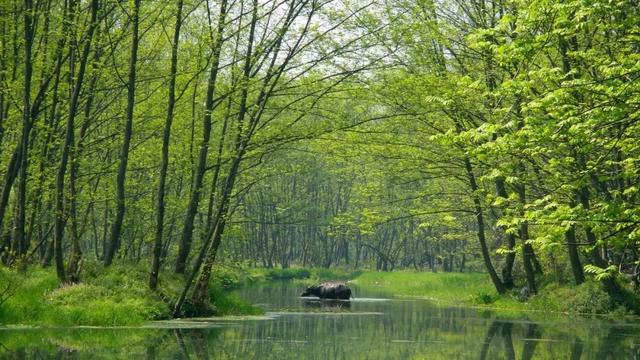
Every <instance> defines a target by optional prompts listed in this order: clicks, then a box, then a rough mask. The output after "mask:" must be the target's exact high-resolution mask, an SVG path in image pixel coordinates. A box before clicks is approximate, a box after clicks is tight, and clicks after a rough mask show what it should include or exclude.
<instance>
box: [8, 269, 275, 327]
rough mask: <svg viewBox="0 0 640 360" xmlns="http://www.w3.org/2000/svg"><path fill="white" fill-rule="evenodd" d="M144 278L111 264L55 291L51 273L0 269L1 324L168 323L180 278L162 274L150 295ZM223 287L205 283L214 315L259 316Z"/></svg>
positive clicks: (144, 273) (217, 280)
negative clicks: (158, 321)
mask: <svg viewBox="0 0 640 360" xmlns="http://www.w3.org/2000/svg"><path fill="white" fill-rule="evenodd" d="M220 273H221V274H222V273H224V272H220ZM148 276H149V275H148V273H147V271H146V270H145V267H144V266H126V265H114V266H111V267H109V268H107V269H105V268H104V267H102V266H100V265H98V264H88V265H85V268H84V269H83V276H82V282H81V283H80V284H77V285H65V286H60V285H59V282H58V279H57V277H56V274H55V271H54V270H53V269H42V268H37V267H34V268H30V269H28V270H27V271H25V272H16V271H15V270H8V269H6V268H0V284H3V289H2V291H4V287H5V286H7V285H9V291H8V292H6V293H5V296H6V297H7V299H6V300H5V301H4V303H2V304H0V325H1V324H5V325H7V324H25V325H41V326H74V325H89V326H130V325H140V324H142V323H144V322H147V321H150V320H161V319H169V318H170V317H171V308H172V306H173V304H174V302H175V299H176V298H177V296H178V294H179V292H180V290H181V289H182V286H183V279H182V278H181V277H180V276H176V275H174V274H171V273H163V274H161V282H160V285H159V289H158V291H157V292H155V291H151V290H149V288H148V286H147V281H148ZM5 284H7V285H5ZM227 288H228V286H226V284H225V283H223V278H221V277H220V276H216V277H214V279H213V280H212V282H211V284H210V294H211V299H212V302H213V305H214V307H215V311H216V314H217V315H221V316H224V315H259V314H261V313H263V311H262V310H261V309H259V308H257V307H254V306H252V305H251V304H249V303H247V302H245V301H243V300H242V299H239V298H238V297H237V296H235V295H234V294H231V293H230V292H229V291H227Z"/></svg>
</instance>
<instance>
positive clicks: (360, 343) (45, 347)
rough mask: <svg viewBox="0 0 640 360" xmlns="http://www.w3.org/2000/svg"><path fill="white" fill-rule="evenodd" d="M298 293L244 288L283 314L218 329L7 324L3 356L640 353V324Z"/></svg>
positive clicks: (1, 340) (1, 337) (0, 337)
mask: <svg viewBox="0 0 640 360" xmlns="http://www.w3.org/2000/svg"><path fill="white" fill-rule="evenodd" d="M297 294H299V289H296V288H288V287H284V288H278V289H273V288H271V289H252V290H246V291H243V293H242V294H241V295H242V296H244V297H245V298H247V299H250V300H251V301H253V302H255V303H261V304H264V306H265V307H267V309H268V310H270V311H277V315H275V316H274V318H273V319H270V320H251V321H237V322H224V323H220V322H215V323H211V324H210V326H211V327H210V328H202V324H199V325H200V327H199V328H184V324H182V327H181V328H179V329H178V328H175V329H174V328H157V329H149V328H141V329H48V330H36V329H21V330H17V329H16V330H8V329H4V330H1V329H0V358H1V359H31V358H43V359H48V358H61V359H88V358H91V359H97V358H119V359H130V358H135V359H138V358H146V359H415V358H417V359H525V360H526V359H538V358H543V359H544V358H548V359H634V358H636V359H640V340H638V339H640V326H638V325H636V324H615V323H610V322H607V321H602V320H581V319H559V320H554V321H548V320H547V321H544V322H539V321H532V320H530V319H527V318H526V317H524V316H523V318H520V319H515V320H514V319H503V318H496V317H495V316H494V315H492V314H490V313H480V312H478V311H476V310H473V309H465V308H453V307H438V306H435V305H433V304H431V303H429V302H426V301H419V300H416V301H406V300H391V301H366V300H365V301H363V300H360V301H358V299H357V300H356V301H351V302H344V301H342V302H339V303H336V302H333V303H332V302H326V301H304V300H303V299H300V298H298V297H297ZM370 295H371V297H374V296H376V295H379V294H370ZM359 296H361V297H366V296H367V294H366V293H365V294H363V293H362V292H360V293H359ZM285 310H286V311H285Z"/></svg>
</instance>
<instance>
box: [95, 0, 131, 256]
mask: <svg viewBox="0 0 640 360" xmlns="http://www.w3.org/2000/svg"><path fill="white" fill-rule="evenodd" d="M133 3H134V7H133V14H132V16H131V25H132V26H133V31H132V40H131V57H130V59H129V84H128V88H127V118H126V122H125V128H124V139H123V141H122V150H121V152H120V164H119V166H118V176H117V179H116V217H115V219H114V220H113V224H112V226H111V236H110V239H109V244H108V246H107V249H106V250H107V251H106V253H105V254H104V264H105V266H109V265H111V263H112V262H113V258H114V257H115V255H116V253H117V252H118V249H120V240H121V236H122V223H123V221H124V212H125V180H126V175H127V164H128V162H129V147H130V144H131V133H132V127H133V115H134V114H133V112H134V107H135V100H136V64H137V62H138V42H139V40H140V39H139V37H138V25H139V19H138V15H139V12H140V0H133Z"/></svg>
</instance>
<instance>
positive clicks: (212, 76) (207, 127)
mask: <svg viewBox="0 0 640 360" xmlns="http://www.w3.org/2000/svg"><path fill="white" fill-rule="evenodd" d="M226 8H227V0H223V1H222V3H221V4H220V18H219V19H218V29H217V34H216V36H217V37H216V40H215V43H214V44H213V54H212V56H213V61H212V62H211V70H210V72H209V83H208V85H207V99H206V104H205V113H204V117H203V119H202V129H203V132H202V142H201V143H200V154H199V156H198V164H197V168H196V172H195V174H194V177H193V185H192V189H191V196H190V197H189V205H188V206H187V211H186V213H185V218H184V225H183V228H182V236H181V238H180V246H179V248H178V257H177V259H176V267H175V272H176V273H178V274H183V273H184V272H185V269H186V266H187V259H188V257H189V253H190V252H191V241H192V239H193V223H194V219H195V217H196V214H197V213H198V204H199V203H200V197H201V192H202V181H203V179H204V173H205V170H206V166H207V154H208V152H209V139H210V137H211V118H212V115H213V114H212V113H213V110H214V96H215V91H216V82H217V79H218V71H219V64H220V52H221V51H222V42H223V38H222V32H223V30H224V25H225V24H224V21H225V17H226V11H227V9H226Z"/></svg>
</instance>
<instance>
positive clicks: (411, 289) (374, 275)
mask: <svg viewBox="0 0 640 360" xmlns="http://www.w3.org/2000/svg"><path fill="white" fill-rule="evenodd" d="M351 282H352V283H354V284H356V285H357V286H359V287H362V288H365V289H370V290H376V291H380V292H383V293H387V294H390V295H394V296H401V297H402V296H404V297H419V298H427V299H431V300H433V301H436V302H439V303H443V304H456V305H462V306H477V307H484V308H487V309H498V310H501V311H503V312H504V313H508V312H516V311H518V312H519V311H523V310H524V311H536V312H545V313H548V312H556V313H573V314H591V315H604V314H609V315H614V316H618V315H628V314H630V313H631V311H630V310H629V309H626V308H625V307H624V306H621V305H620V304H619V303H620V302H619V301H616V300H615V299H612V298H611V297H610V296H609V295H608V294H607V293H606V292H605V291H604V289H603V287H602V284H600V283H598V282H595V281H593V280H588V281H586V282H585V283H584V284H582V285H580V286H574V285H570V284H564V285H559V284H557V283H554V282H550V281H545V278H541V279H540V281H539V282H540V284H539V286H540V289H539V291H538V294H537V295H532V296H531V297H530V298H529V299H528V300H527V301H520V299H519V290H520V289H519V288H516V289H514V290H512V291H508V292H507V293H505V294H502V295H500V294H498V293H497V292H496V290H495V288H494V287H493V285H492V284H491V282H490V280H489V276H488V275H487V274H484V273H431V272H415V271H395V272H366V273H363V274H361V275H360V276H357V277H355V278H354V279H353V280H352V281H351Z"/></svg>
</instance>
